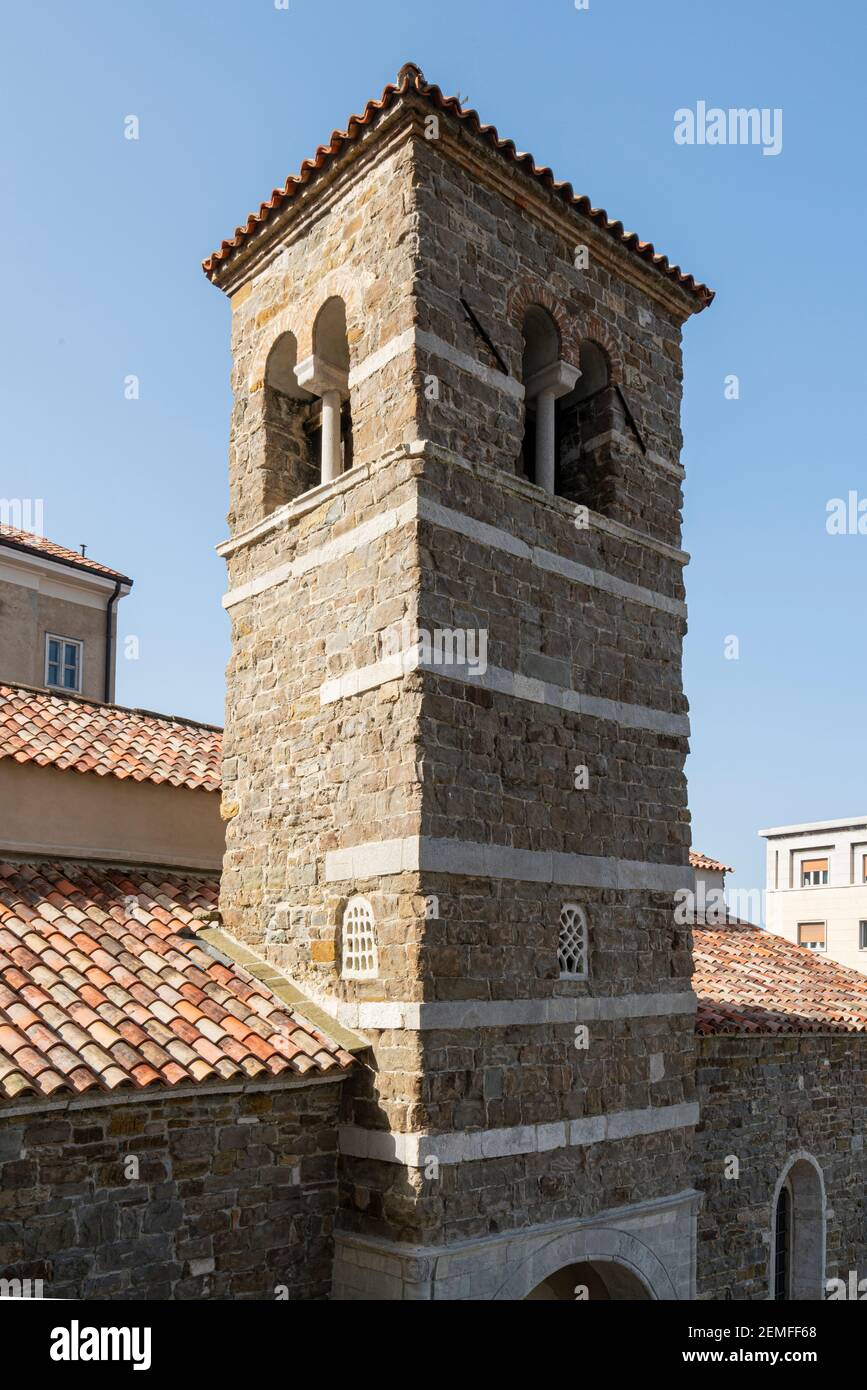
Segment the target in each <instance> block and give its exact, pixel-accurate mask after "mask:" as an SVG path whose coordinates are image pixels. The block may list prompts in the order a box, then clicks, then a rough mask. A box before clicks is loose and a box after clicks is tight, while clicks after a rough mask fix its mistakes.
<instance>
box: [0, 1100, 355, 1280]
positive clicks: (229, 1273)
mask: <svg viewBox="0 0 867 1390" xmlns="http://www.w3.org/2000/svg"><path fill="white" fill-rule="evenodd" d="M339 1100H340V1086H339V1084H337V1083H335V1084H333V1085H316V1086H310V1087H308V1088H306V1089H304V1090H290V1089H284V1090H280V1089H274V1090H273V1091H258V1092H251V1093H249V1094H245V1095H220V1094H215V1093H211V1094H210V1095H208V1094H205V1093H202V1094H201V1095H195V1096H187V1097H183V1098H177V1099H168V1098H166V1097H165V1095H164V1094H163V1095H162V1096H154V1098H153V1099H149V1100H147V1101H137V1102H135V1103H132V1104H122V1103H121V1104H117V1103H115V1104H114V1105H112V1104H111V1103H106V1105H105V1106H100V1107H98V1108H90V1107H86V1108H81V1109H74V1110H69V1111H58V1112H54V1113H51V1112H46V1111H42V1112H34V1113H32V1114H29V1115H16V1116H10V1117H8V1118H4V1117H3V1116H2V1113H0V1279H22V1280H25V1279H30V1280H36V1279H40V1280H42V1281H43V1294H44V1296H45V1297H46V1298H86V1299H102V1298H105V1299H205V1298H217V1299H274V1298H278V1297H282V1298H289V1299H324V1298H328V1296H329V1293H330V1288H331V1267H332V1258H333V1238H332V1230H333V1225H334V1215H335V1208H336V1152H337V1128H336V1125H337V1112H338V1106H339ZM133 1157H134V1158H137V1159H138V1177H137V1178H136V1177H135V1176H130V1177H127V1176H125V1173H126V1172H127V1171H130V1169H131V1167H132V1165H130V1164H129V1163H128V1160H129V1159H130V1158H133Z"/></svg>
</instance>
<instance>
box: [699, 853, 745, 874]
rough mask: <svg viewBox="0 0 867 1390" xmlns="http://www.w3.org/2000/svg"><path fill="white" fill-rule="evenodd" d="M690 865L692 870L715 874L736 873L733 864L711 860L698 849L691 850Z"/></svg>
mask: <svg viewBox="0 0 867 1390" xmlns="http://www.w3.org/2000/svg"><path fill="white" fill-rule="evenodd" d="M689 863H690V868H692V869H707V870H709V871H710V872H711V873H715V874H733V873H734V869H733V868H732V866H731V864H721V863H720V861H719V860H718V859H709V858H708V856H707V855H706V854H701V853H700V852H699V851H698V850H697V849H691V850H690V852H689Z"/></svg>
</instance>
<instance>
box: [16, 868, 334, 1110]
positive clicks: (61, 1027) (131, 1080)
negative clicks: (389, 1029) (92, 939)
mask: <svg viewBox="0 0 867 1390" xmlns="http://www.w3.org/2000/svg"><path fill="white" fill-rule="evenodd" d="M155 878H156V879H160V882H159V884H155V883H154V879H155ZM163 878H164V875H163V873H162V872H160V873H159V874H158V873H156V871H154V870H151V871H146V870H130V869H113V868H109V867H106V866H101V865H88V864H75V865H73V864H66V863H64V864H58V863H54V862H51V863H40V864H21V863H2V862H0V935H2V936H3V938H4V939H6V940H9V941H11V942H18V943H19V944H20V943H21V939H22V935H23V934H26V935H27V939H28V941H29V942H30V943H31V944H32V945H33V946H34V947H35V948H36V949H35V950H34V949H27V948H23V947H22V949H21V950H20V951H18V950H17V949H16V954H20V955H22V956H26V958H27V961H28V962H29V964H27V965H25V966H21V965H20V964H19V965H15V964H13V963H12V959H11V954H10V955H9V956H5V957H4V956H0V1101H2V1100H9V1099H12V1098H13V1097H16V1096H20V1097H22V1098H23V1097H24V1096H25V1095H26V1094H32V1095H42V1096H47V1095H54V1094H56V1093H59V1092H63V1091H67V1092H69V1093H72V1094H78V1093H82V1092H84V1091H87V1090H91V1089H95V1088H98V1089H100V1090H103V1091H113V1090H116V1089H118V1088H121V1087H125V1088H133V1089H135V1088H140V1087H143V1086H151V1085H158V1084H159V1085H164V1086H169V1087H171V1086H177V1085H180V1084H182V1083H186V1084H189V1083H190V1082H191V1081H196V1082H201V1081H207V1080H212V1079H216V1078H218V1077H222V1078H223V1079H227V1080H228V1079H230V1078H231V1077H233V1076H237V1077H244V1076H257V1075H268V1074H271V1075H275V1076H279V1075H285V1076H287V1077H289V1076H292V1075H296V1076H298V1075H304V1074H312V1073H313V1072H316V1073H319V1074H325V1073H328V1074H329V1075H330V1074H336V1075H339V1074H341V1073H344V1072H346V1071H347V1070H348V1068H349V1067H350V1066H351V1065H352V1062H353V1058H352V1056H351V1054H350V1053H348V1052H345V1051H344V1050H343V1049H342V1048H340V1047H338V1046H337V1044H335V1043H333V1042H331V1041H330V1040H329V1039H328V1038H325V1037H324V1036H323V1035H322V1034H319V1033H318V1032H317V1031H316V1030H314V1029H313V1028H312V1027H311V1025H310V1024H309V1023H308V1022H307V1021H306V1020H305V1019H301V1018H299V1017H298V1016H297V1015H296V1014H295V1013H294V1012H293V1011H292V1010H291V1009H290V1008H289V1007H288V1006H287V1005H286V1004H284V1003H282V1002H281V1001H280V1000H279V999H278V998H277V997H276V996H275V995H273V994H272V993H271V992H270V990H269V989H268V987H267V985H265V984H263V983H262V982H261V981H259V980H256V979H254V978H253V977H252V976H251V975H248V974H247V972H246V971H245V970H243V969H242V967H241V966H234V967H233V968H232V969H231V970H230V969H227V968H226V967H225V966H224V965H222V964H221V963H220V962H218V961H217V960H214V959H213V958H212V957H211V955H210V954H209V952H208V951H206V950H205V949H204V948H203V946H202V944H201V943H199V942H197V941H196V940H195V939H194V938H190V937H188V936H186V935H184V936H181V935H179V932H180V931H182V930H183V931H187V930H191V929H192V930H195V928H196V925H197V923H198V922H199V920H200V917H199V916H197V915H196V914H197V913H199V914H202V913H204V912H207V911H209V910H210V909H212V908H213V907H214V905H215V904H216V901H217V887H218V885H217V882H216V881H215V880H214V879H212V878H208V877H203V876H199V875H194V874H183V873H180V874H175V873H169V874H168V875H167V876H165V881H163ZM130 893H134V895H135V899H136V904H137V906H136V909H135V910H136V912H137V919H136V921H134V922H133V921H132V920H131V919H130V916H129V914H130V911H131V908H130V906H129V897H130ZM67 894H68V895H70V896H74V898H75V900H76V902H77V903H79V905H83V906H84V907H85V909H90V908H93V909H95V910H96V911H97V912H98V913H99V914H100V916H101V917H102V918H103V920H104V921H105V923H106V928H105V930H104V931H103V932H101V934H100V939H99V947H98V949H99V952H100V956H101V960H102V966H103V968H100V969H98V970H94V967H93V957H84V959H85V960H86V962H87V970H88V979H87V980H85V979H84V977H83V976H82V975H80V974H79V973H78V972H76V971H74V970H71V969H70V968H69V966H68V961H69V957H68V956H62V955H61V954H60V953H59V952H58V951H56V950H55V949H54V947H53V942H54V941H55V940H57V936H58V934H57V928H56V922H57V913H56V912H53V911H52V910H51V909H52V903H59V904H60V907H61V908H62V909H65V908H66V907H67V901H66V895H67ZM166 896H170V897H171V900H172V902H173V912H172V918H171V922H170V923H165V922H163V921H161V920H160V919H159V917H158V916H157V915H156V911H155V909H156V907H157V905H158V898H165V897H166ZM24 909H27V910H26V911H25V910H24ZM46 909H47V915H46ZM25 924H26V925H25ZM40 924H41V926H42V930H41V931H40V930H39V928H40ZM62 941H63V944H64V945H65V946H66V947H68V948H71V949H75V947H73V946H72V943H71V942H70V941H68V940H66V939H65V938H63V939H62ZM75 943H76V946H80V944H81V934H80V933H76V937H75ZM61 967H62V974H61ZM94 974H97V975H98V976H99V978H100V979H103V980H105V981H106V982H107V984H106V989H112V990H113V989H114V986H115V983H116V981H117V980H118V979H122V980H123V981H124V982H128V981H129V980H130V978H131V976H132V978H133V980H134V981H135V994H136V996H137V998H136V999H134V998H133V996H132V995H127V997H128V998H129V999H130V1000H131V1001H132V1002H131V1003H130V1004H129V1005H128V1006H124V1008H123V1010H122V1011H121V1009H118V1008H117V1007H116V1006H115V1005H114V1004H113V1003H112V1002H110V1000H109V999H107V998H106V995H105V994H104V993H103V992H102V991H101V990H99V989H94V988H93V985H92V983H90V977H91V976H92V975H94ZM188 974H189V975H193V976H194V977H195V978H196V979H197V980H199V981H201V982H203V983H204V985H205V987H206V988H208V989H209V992H210V990H211V988H214V989H215V990H216V992H217V993H218V994H219V995H220V996H221V997H225V999H226V1003H227V1004H231V1005H232V1006H233V1010H232V1011H231V1012H230V1011H229V1010H228V1008H227V1007H226V1006H225V1005H221V1004H220V1003H219V1002H218V1001H217V999H215V998H214V997H210V998H207V997H205V996H202V997H203V998H204V999H205V1004H206V1006H207V1012H204V1011H203V1010H202V1009H199V1008H196V1007H195V1006H193V1005H190V1004H189V1003H188V1002H187V1001H185V1000H183V999H182V998H181V997H180V996H179V994H178V992H177V991H176V990H174V989H173V988H172V989H168V990H165V989H164V986H165V984H166V981H167V980H172V981H175V980H177V979H178V978H180V979H181V980H182V981H184V982H186V977H187V975H188ZM140 976H147V977H148V978H149V979H153V980H154V981H155V982H156V985H157V988H158V989H159V990H160V995H159V997H158V996H157V995H156V994H155V993H154V991H153V990H151V989H148V988H146V987H143V986H142V983H141V979H140ZM37 977H38V979H39V980H40V982H41V984H43V985H44V986H45V988H39V987H38V986H36V985H35V984H34V979H35V978H37ZM218 979H219V981H221V982H222V983H219V984H218V983H217V980H218ZM184 987H185V988H186V983H185V985H184ZM195 992H196V993H197V994H198V995H201V993H202V992H201V990H196V991H195ZM123 993H125V991H123ZM170 998H174V999H175V1000H176V1001H177V1002H176V1003H174V1004H173V1003H171V1002H170ZM252 1007H255V1009H256V1010H257V1012H256V1013H255V1014H254V1013H253V1012H252ZM239 1015H240V1017H239ZM245 1015H249V1016H250V1022H249V1023H245V1022H244V1021H243V1020H244V1016H245ZM314 1037H315V1039H316V1040H317V1041H316V1042H315V1045H314V1043H313V1039H314ZM296 1043H297V1045H296ZM293 1047H294V1050H293ZM308 1054H312V1056H313V1060H312V1061H311V1057H310V1055H308Z"/></svg>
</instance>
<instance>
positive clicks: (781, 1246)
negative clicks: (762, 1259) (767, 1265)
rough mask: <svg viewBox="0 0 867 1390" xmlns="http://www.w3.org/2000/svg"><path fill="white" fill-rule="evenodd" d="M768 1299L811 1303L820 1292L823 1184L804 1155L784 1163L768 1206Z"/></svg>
mask: <svg viewBox="0 0 867 1390" xmlns="http://www.w3.org/2000/svg"><path fill="white" fill-rule="evenodd" d="M771 1238H772V1242H773V1249H772V1259H771V1274H772V1288H771V1297H772V1298H773V1299H774V1301H782V1302H788V1301H792V1302H803V1301H805V1300H806V1301H817V1300H820V1299H822V1298H824V1295H825V1186H824V1182H823V1179H822V1173H821V1169H820V1168H819V1165H818V1164H817V1163H816V1161H815V1159H813V1158H811V1157H810V1155H809V1154H803V1155H798V1156H797V1157H795V1158H793V1159H791V1160H790V1161H789V1164H788V1166H787V1167H786V1169H785V1170H784V1172H783V1175H782V1177H781V1179H780V1181H779V1182H778V1184H777V1190H776V1194H775V1200H774V1208H773V1227H772V1231H771Z"/></svg>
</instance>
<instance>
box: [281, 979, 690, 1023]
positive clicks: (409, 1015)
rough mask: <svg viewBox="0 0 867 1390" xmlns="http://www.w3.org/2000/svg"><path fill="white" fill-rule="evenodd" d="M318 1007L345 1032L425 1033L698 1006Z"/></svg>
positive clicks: (669, 1013) (529, 1002)
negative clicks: (351, 1030)
mask: <svg viewBox="0 0 867 1390" xmlns="http://www.w3.org/2000/svg"><path fill="white" fill-rule="evenodd" d="M309 992H310V991H309V987H308V993H309ZM322 1007H323V1008H324V1009H325V1010H326V1011H327V1012H329V1013H332V1014H333V1015H334V1017H335V1018H336V1019H337V1020H338V1022H339V1023H342V1024H344V1026H345V1027H347V1028H361V1029H368V1028H370V1029H375V1030H377V1031H380V1032H386V1031H390V1030H392V1029H406V1031H407V1032H413V1033H427V1032H435V1031H438V1030H441V1029H446V1030H452V1029H475V1028H519V1027H527V1028H534V1027H539V1026H540V1025H541V1026H543V1025H545V1024H574V1023H602V1022H612V1021H617V1020H622V1019H629V1018H670V1017H676V1016H677V1015H683V1016H685V1017H686V1016H689V1017H691V1016H692V1015H693V1014H694V1013H695V1011H696V1009H697V1007H698V998H697V996H696V995H695V994H694V993H693V992H692V990H681V991H680V992H678V993H673V994H618V995H602V996H601V997H594V996H591V995H583V996H581V997H577V996H572V997H567V996H565V995H555V996H554V997H552V998H549V999H455V1000H449V999H441V1000H432V1001H431V1002H430V1003H427V1004H411V1003H404V1002H401V1001H394V1000H385V1001H383V1002H382V1003H380V1004H375V1003H365V1002H360V1003H357V1004H353V1003H348V1002H344V1001H343V1000H338V999H335V1000H333V1001H332V1000H331V999H328V1000H324V1001H322Z"/></svg>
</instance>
